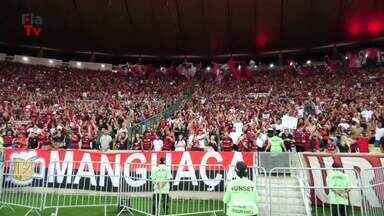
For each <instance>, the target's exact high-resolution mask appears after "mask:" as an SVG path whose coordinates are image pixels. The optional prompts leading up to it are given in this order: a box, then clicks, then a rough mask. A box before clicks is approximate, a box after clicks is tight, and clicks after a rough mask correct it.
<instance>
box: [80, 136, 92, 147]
mask: <svg viewBox="0 0 384 216" xmlns="http://www.w3.org/2000/svg"><path fill="white" fill-rule="evenodd" d="M91 142H92V141H91V139H89V138H83V139H82V142H81V148H82V149H91Z"/></svg>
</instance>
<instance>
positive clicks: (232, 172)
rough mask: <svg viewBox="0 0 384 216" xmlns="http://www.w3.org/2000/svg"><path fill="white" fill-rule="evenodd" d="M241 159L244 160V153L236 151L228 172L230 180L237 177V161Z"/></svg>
mask: <svg viewBox="0 0 384 216" xmlns="http://www.w3.org/2000/svg"><path fill="white" fill-rule="evenodd" d="M239 161H244V159H243V155H242V154H241V152H234V153H233V158H232V161H231V165H230V166H229V168H228V174H227V180H228V181H231V180H232V179H234V178H235V177H236V172H235V167H236V163H237V162H239Z"/></svg>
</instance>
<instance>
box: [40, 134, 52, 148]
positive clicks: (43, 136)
mask: <svg viewBox="0 0 384 216" xmlns="http://www.w3.org/2000/svg"><path fill="white" fill-rule="evenodd" d="M49 144H50V143H49V139H48V134H47V133H45V132H43V133H41V134H40V135H39V147H40V148H41V147H42V146H47V145H49Z"/></svg>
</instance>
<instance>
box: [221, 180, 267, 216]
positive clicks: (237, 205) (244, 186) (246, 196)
mask: <svg viewBox="0 0 384 216" xmlns="http://www.w3.org/2000/svg"><path fill="white" fill-rule="evenodd" d="M223 201H224V203H225V204H227V215H228V216H251V215H257V214H258V213H259V208H258V207H257V204H258V202H259V201H260V198H259V195H258V194H257V191H256V184H255V183H254V182H252V181H251V180H249V179H248V178H246V177H243V178H239V177H237V178H236V179H235V180H232V181H230V182H229V183H228V185H227V189H226V191H225V193H224V198H223Z"/></svg>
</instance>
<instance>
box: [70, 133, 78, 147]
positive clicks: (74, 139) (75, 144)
mask: <svg viewBox="0 0 384 216" xmlns="http://www.w3.org/2000/svg"><path fill="white" fill-rule="evenodd" d="M79 141H80V140H79V136H78V135H77V134H75V133H74V134H72V137H71V142H72V148H73V149H79Z"/></svg>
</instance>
